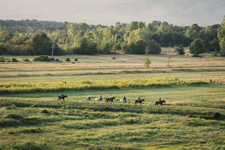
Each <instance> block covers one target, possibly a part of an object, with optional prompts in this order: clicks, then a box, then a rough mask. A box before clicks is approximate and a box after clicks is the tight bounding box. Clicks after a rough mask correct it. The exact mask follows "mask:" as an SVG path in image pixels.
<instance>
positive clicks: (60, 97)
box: [58, 95, 68, 101]
mask: <svg viewBox="0 0 225 150" xmlns="http://www.w3.org/2000/svg"><path fill="white" fill-rule="evenodd" d="M65 97H67V95H63V96H58V100H61V99H62V100H63V101H64V98H65ZM67 98H68V97H67Z"/></svg>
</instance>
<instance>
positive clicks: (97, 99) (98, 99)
mask: <svg viewBox="0 0 225 150" xmlns="http://www.w3.org/2000/svg"><path fill="white" fill-rule="evenodd" d="M103 99H105V97H103V98H102V100H100V98H95V100H96V101H97V102H98V101H101V102H102V101H103Z"/></svg>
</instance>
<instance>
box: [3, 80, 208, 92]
mask: <svg viewBox="0 0 225 150" xmlns="http://www.w3.org/2000/svg"><path fill="white" fill-rule="evenodd" d="M209 83H210V81H202V80H189V81H181V80H180V79H179V78H155V79H152V78H149V79H147V78H145V79H121V80H104V81H102V80H93V81H89V80H81V81H73V82H67V81H61V82H40V83H26V82H24V83H1V84H0V93H31V92H32V93H34V92H51V91H63V90H95V89H96V90H98V89H120V88H135V87H167V86H172V85H200V84H209Z"/></svg>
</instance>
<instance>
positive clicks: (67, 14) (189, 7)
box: [0, 0, 225, 26]
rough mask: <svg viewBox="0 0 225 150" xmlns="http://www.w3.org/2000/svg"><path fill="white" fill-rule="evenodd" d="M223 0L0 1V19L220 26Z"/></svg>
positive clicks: (224, 8)
mask: <svg viewBox="0 0 225 150" xmlns="http://www.w3.org/2000/svg"><path fill="white" fill-rule="evenodd" d="M224 15H225V0H0V19H2V20H6V19H13V20H22V19H24V20H25V19H37V20H48V21H62V22H64V21H68V22H76V23H80V22H85V23H87V24H95V25H97V24H102V25H115V23H116V22H117V21H119V22H121V23H129V22H131V21H145V22H146V24H147V23H149V22H152V21H153V20H157V21H167V22H168V23H170V24H175V25H192V24H194V23H197V24H198V25H201V26H207V25H213V24H220V23H221V22H222V19H223V16H224Z"/></svg>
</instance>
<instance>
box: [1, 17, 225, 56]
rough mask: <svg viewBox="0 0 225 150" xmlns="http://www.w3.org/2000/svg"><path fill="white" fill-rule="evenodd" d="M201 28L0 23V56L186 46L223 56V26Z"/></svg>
mask: <svg viewBox="0 0 225 150" xmlns="http://www.w3.org/2000/svg"><path fill="white" fill-rule="evenodd" d="M224 22H225V21H224V19H223V22H222V23H221V25H220V24H215V25H211V26H207V27H201V26H199V25H197V24H193V25H192V26H177V25H173V24H169V23H167V22H160V21H153V22H152V23H148V24H146V23H145V22H140V21H132V22H130V23H129V24H125V23H120V22H116V24H115V25H114V26H103V25H88V24H86V23H68V22H64V23H63V22H51V21H38V20H21V21H14V20H0V54H12V55H51V53H52V45H53V43H54V54H56V55H61V54H89V55H93V54H110V53H113V52H114V51H115V50H122V51H123V52H124V53H127V54H159V53H160V52H161V47H174V46H178V47H181V48H182V47H188V46H189V49H190V52H191V53H192V54H194V55H198V54H201V53H204V52H208V53H213V54H214V55H221V56H224V55H225V52H224V51H225V46H224V45H225V44H224V43H225V23H224Z"/></svg>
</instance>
